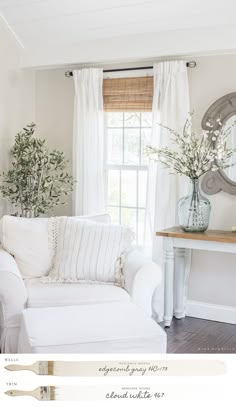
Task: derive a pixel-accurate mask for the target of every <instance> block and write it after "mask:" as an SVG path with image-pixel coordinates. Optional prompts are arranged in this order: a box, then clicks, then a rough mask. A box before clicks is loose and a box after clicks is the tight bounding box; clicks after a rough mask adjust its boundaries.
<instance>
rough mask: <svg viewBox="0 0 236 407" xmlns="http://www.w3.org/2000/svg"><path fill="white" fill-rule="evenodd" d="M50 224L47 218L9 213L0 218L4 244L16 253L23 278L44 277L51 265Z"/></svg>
mask: <svg viewBox="0 0 236 407" xmlns="http://www.w3.org/2000/svg"><path fill="white" fill-rule="evenodd" d="M48 224H49V219H47V218H31V219H29V218H20V217H17V216H7V215H6V216H3V218H2V220H1V244H2V247H3V248H4V249H5V250H6V251H7V252H8V253H10V254H11V255H12V256H14V258H15V260H16V263H17V265H18V267H19V270H20V272H21V274H22V276H23V277H24V278H34V277H42V276H44V275H46V274H47V273H48V272H49V270H50V268H51V267H52V260H53V248H52V247H50V239H49V233H48Z"/></svg>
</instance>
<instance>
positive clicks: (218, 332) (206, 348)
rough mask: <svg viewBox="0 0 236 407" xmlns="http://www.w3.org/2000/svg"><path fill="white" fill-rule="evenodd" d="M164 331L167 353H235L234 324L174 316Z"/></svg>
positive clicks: (235, 336)
mask: <svg viewBox="0 0 236 407" xmlns="http://www.w3.org/2000/svg"><path fill="white" fill-rule="evenodd" d="M161 325H162V326H163V323H162V324H161ZM165 331H166V333H167V353H236V325H233V324H225V323H222V322H214V321H207V320H205V319H198V318H190V317H186V318H184V319H179V320H178V319H175V318H174V319H173V321H172V325H171V327H170V328H165Z"/></svg>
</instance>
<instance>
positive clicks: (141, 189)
mask: <svg viewBox="0 0 236 407" xmlns="http://www.w3.org/2000/svg"><path fill="white" fill-rule="evenodd" d="M146 190H147V171H139V173H138V205H137V206H138V207H141V208H145V206H146Z"/></svg>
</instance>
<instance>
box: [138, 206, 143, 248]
mask: <svg viewBox="0 0 236 407" xmlns="http://www.w3.org/2000/svg"><path fill="white" fill-rule="evenodd" d="M144 218H145V210H144V209H139V210H138V232H137V244H138V245H139V246H142V245H143V238H144Z"/></svg>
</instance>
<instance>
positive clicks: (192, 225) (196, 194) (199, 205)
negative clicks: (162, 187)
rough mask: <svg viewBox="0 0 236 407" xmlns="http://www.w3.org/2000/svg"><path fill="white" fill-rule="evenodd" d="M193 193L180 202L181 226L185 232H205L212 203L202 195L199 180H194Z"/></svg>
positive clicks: (192, 183)
mask: <svg viewBox="0 0 236 407" xmlns="http://www.w3.org/2000/svg"><path fill="white" fill-rule="evenodd" d="M190 181H191V193H190V194H189V195H187V196H185V197H183V198H181V199H180V200H179V203H178V217H179V225H180V227H181V229H183V230H184V231H185V232H204V231H205V230H206V229H207V228H208V224H209V218H210V212H211V203H210V201H209V200H208V199H207V198H206V197H205V196H203V195H202V194H201V193H200V190H199V178H192V179H190Z"/></svg>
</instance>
